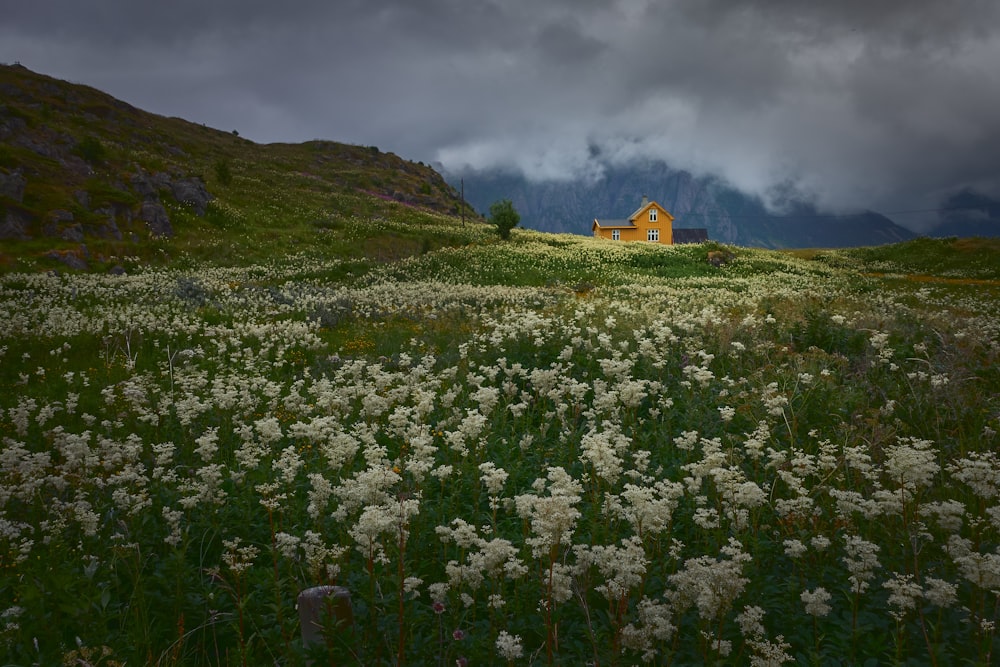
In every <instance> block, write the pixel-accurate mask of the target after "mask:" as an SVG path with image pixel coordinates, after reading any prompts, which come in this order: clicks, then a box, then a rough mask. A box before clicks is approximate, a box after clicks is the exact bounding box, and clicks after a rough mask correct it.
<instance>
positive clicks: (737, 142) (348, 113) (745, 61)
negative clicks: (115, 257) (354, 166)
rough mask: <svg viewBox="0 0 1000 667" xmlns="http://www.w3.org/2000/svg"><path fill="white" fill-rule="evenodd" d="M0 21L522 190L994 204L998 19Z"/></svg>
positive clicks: (927, 1) (376, 13)
mask: <svg viewBox="0 0 1000 667" xmlns="http://www.w3.org/2000/svg"><path fill="white" fill-rule="evenodd" d="M0 6H2V14H3V19H2V21H0V61H2V62H6V63H12V62H14V61H19V62H21V63H22V64H23V65H25V66H27V67H29V68H30V69H33V70H35V71H38V72H41V73H44V74H49V75H52V76H56V77H59V78H63V79H68V80H71V81H74V82H77V83H85V84H88V85H91V86H94V87H96V88H99V89H101V90H104V91H106V92H109V93H111V94H112V95H114V96H116V97H119V98H121V99H124V100H125V101H127V102H130V103H131V104H133V105H135V106H138V107H140V108H143V109H146V110H149V111H153V112H156V113H160V114H164V115H172V116H180V117H182V118H185V119H188V120H191V121H195V122H199V123H205V124H207V125H210V126H213V127H217V128H219V129H223V130H227V131H228V130H232V129H235V130H238V131H239V133H240V135H241V136H244V137H247V138H250V139H253V140H255V141H259V142H273V141H288V142H298V141H307V140H310V139H332V140H336V141H343V142H348V143H356V144H364V145H377V146H379V147H380V148H382V149H383V150H389V151H393V152H395V153H397V154H399V155H401V156H402V157H405V158H409V159H412V160H422V161H425V162H440V163H442V164H444V165H445V166H446V167H448V168H450V169H453V170H458V169H461V168H462V167H463V166H464V165H468V166H470V167H478V168H485V167H491V166H507V167H515V168H518V169H520V170H522V171H524V172H525V173H526V174H527V175H528V176H529V177H533V178H569V177H574V176H578V175H580V174H590V175H596V174H595V172H594V169H595V166H594V160H592V159H591V156H592V155H594V154H597V153H599V154H600V155H602V156H603V158H604V159H606V160H611V161H625V160H633V159H638V158H642V157H654V158H662V159H664V160H665V161H667V162H668V163H669V164H670V165H672V166H674V167H676V168H680V169H688V170H690V171H692V172H694V173H696V174H707V173H711V174H717V175H719V176H722V177H724V178H726V179H728V180H729V181H730V182H731V183H732V184H733V185H735V186H737V187H739V188H742V189H745V190H747V191H751V192H754V193H757V194H762V195H764V196H765V197H766V196H767V194H768V192H769V191H770V189H771V188H772V187H773V186H774V185H775V184H785V186H786V188H785V189H786V190H787V185H788V184H789V183H791V184H793V185H794V186H795V187H796V188H797V189H798V190H799V191H801V192H803V193H806V194H807V195H809V196H811V197H813V198H815V200H816V201H817V203H819V204H821V205H823V206H825V207H829V208H832V209H836V210H849V209H858V208H875V209H878V210H887V211H888V210H892V211H895V210H904V209H912V208H923V207H933V206H936V205H937V204H938V203H939V202H940V201H941V199H942V197H943V196H945V195H946V194H949V193H951V192H953V191H954V190H956V189H958V188H961V187H973V188H977V189H979V190H981V191H983V192H985V193H987V194H991V195H993V196H998V197H1000V2H998V1H997V0H948V1H945V0H741V1H738V0H660V1H658V2H654V1H650V0H617V1H611V0H286V2H277V1H276V0H170V1H169V2H167V1H165V0H163V1H158V2H154V1H148V2H147V1H142V0H96V1H94V2H81V1H80V0H35V1H32V2H28V1H24V0H21V1H16V0H2V2H0ZM893 217H894V218H896V219H897V221H899V222H901V223H902V224H906V223H907V222H908V221H907V220H906V219H905V217H902V216H893Z"/></svg>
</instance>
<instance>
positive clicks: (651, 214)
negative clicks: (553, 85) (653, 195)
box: [649, 208, 656, 222]
mask: <svg viewBox="0 0 1000 667" xmlns="http://www.w3.org/2000/svg"><path fill="white" fill-rule="evenodd" d="M649 221H650V222H656V209H655V208H651V209H649Z"/></svg>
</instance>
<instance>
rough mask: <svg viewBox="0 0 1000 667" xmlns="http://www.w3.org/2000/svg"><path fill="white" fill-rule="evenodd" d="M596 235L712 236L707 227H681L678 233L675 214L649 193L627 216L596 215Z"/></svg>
mask: <svg viewBox="0 0 1000 667" xmlns="http://www.w3.org/2000/svg"><path fill="white" fill-rule="evenodd" d="M593 231H594V236H596V237H597V238H602V239H609V240H611V241H648V242H650V243H663V244H664V245H673V244H674V243H700V242H701V241H707V240H708V231H707V230H705V229H678V230H677V232H679V234H674V216H672V215H670V212H669V211H667V209H665V208H663V207H662V206H660V205H659V204H657V203H656V202H655V201H649V199H647V198H646V197H645V196H644V197H643V198H642V203H641V204H640V205H639V208H638V209H636V211H635V213H633V214H632V215H630V216H629V217H628V219H627V220H598V219H597V218H594V226H593Z"/></svg>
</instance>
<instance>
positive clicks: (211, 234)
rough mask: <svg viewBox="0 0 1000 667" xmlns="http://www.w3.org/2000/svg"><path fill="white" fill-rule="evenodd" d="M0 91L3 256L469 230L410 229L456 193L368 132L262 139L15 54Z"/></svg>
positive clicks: (436, 214) (135, 252) (384, 242)
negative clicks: (50, 73) (168, 114)
mask: <svg viewBox="0 0 1000 667" xmlns="http://www.w3.org/2000/svg"><path fill="white" fill-rule="evenodd" d="M0 92H2V96H0V185H3V184H6V187H0V232H2V231H6V233H0V235H2V236H3V237H4V238H3V244H2V246H0V265H2V266H4V267H6V268H7V269H31V268H46V267H56V266H59V267H61V268H65V267H64V266H62V264H60V263H59V262H58V261H57V259H58V258H60V257H61V258H63V259H65V258H66V257H67V256H71V257H76V258H79V259H83V260H85V261H86V263H87V266H88V268H90V269H97V270H100V269H105V268H108V267H110V266H113V265H115V264H121V263H123V262H124V261H125V258H131V259H132V260H133V261H134V260H138V261H140V262H142V263H154V264H161V265H162V264H169V263H172V262H176V261H178V260H182V259H190V260H210V261H213V262H215V263H219V264H229V263H241V262H253V261H260V260H262V259H264V258H265V257H267V256H272V255H275V254H283V253H288V252H299V251H303V250H309V251H312V252H317V253H320V254H330V255H333V256H346V257H354V258H358V259H368V260H372V261H384V260H387V259H398V258H399V257H404V256H408V255H412V254H416V253H420V252H426V251H427V250H428V249H431V248H434V247H439V246H441V245H448V244H456V243H463V242H466V241H467V240H468V237H467V236H465V235H463V234H462V233H461V232H460V231H459V232H457V233H456V232H455V231H454V230H453V229H452V228H451V227H449V229H448V230H447V231H443V232H442V233H440V234H425V233H414V231H413V229H414V228H416V227H427V226H431V227H433V226H435V225H438V224H440V223H442V222H444V221H447V220H448V219H449V218H450V217H452V216H457V215H458V214H459V213H460V208H459V206H460V202H459V199H458V195H457V193H456V192H455V191H454V189H453V188H451V187H450V186H449V185H447V184H446V183H445V182H444V180H443V179H442V178H441V177H440V176H439V175H438V174H437V173H436V172H435V171H434V170H433V169H431V168H429V167H426V166H424V165H422V164H415V163H412V162H408V161H406V160H403V159H401V158H399V157H397V156H395V155H393V154H391V153H383V152H381V151H379V149H378V148H377V147H374V146H371V147H363V146H350V145H344V144H338V143H334V142H330V141H311V142H307V143H303V144H295V145H291V144H271V145H260V144H256V143H253V142H251V141H248V140H245V139H242V138H240V137H239V136H237V135H236V134H235V133H233V132H223V131H219V130H215V129H212V128H208V127H204V126H202V125H197V124H194V123H190V122H187V121H184V120H181V119H177V118H164V117H161V116H157V115H155V114H150V113H147V112H144V111H141V110H139V109H136V108H134V107H132V106H130V105H128V104H126V103H124V102H121V101H119V100H116V99H114V98H112V97H110V96H108V95H106V94H104V93H102V92H100V91H97V90H94V89H92V88H88V87H86V86H81V85H76V84H71V83H67V82H64V81H58V80H55V79H52V78H49V77H46V76H43V75H41V74H36V73H33V72H30V71H29V70H27V69H25V68H23V67H21V66H0ZM178 182H180V183H185V184H187V185H189V186H194V187H195V188H196V189H197V188H198V187H201V188H203V193H202V194H203V195H207V197H206V198H208V197H210V198H211V199H210V201H209V202H208V203H207V206H205V207H204V210H202V211H198V210H197V207H196V206H192V205H190V204H189V203H185V202H184V201H178V198H177V196H176V195H175V193H174V192H172V191H171V188H170V185H171V183H178ZM150 190H152V192H150ZM147 201H149V202H153V203H160V204H162V206H163V209H164V211H165V212H166V214H167V215H168V216H169V221H170V227H171V231H172V233H171V234H161V235H160V236H159V237H158V238H157V237H156V235H155V234H154V233H153V231H152V230H151V225H149V224H148V223H147V222H146V221H144V220H142V219H141V217H142V213H143V204H144V203H145V202H147ZM468 215H470V216H472V217H473V218H475V214H474V213H473V212H472V211H471V210H470V211H468ZM54 258H56V259H54Z"/></svg>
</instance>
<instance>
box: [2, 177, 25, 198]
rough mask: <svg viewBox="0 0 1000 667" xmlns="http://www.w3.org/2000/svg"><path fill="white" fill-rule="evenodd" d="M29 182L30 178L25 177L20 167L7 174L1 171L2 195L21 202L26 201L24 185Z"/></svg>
mask: <svg viewBox="0 0 1000 667" xmlns="http://www.w3.org/2000/svg"><path fill="white" fill-rule="evenodd" d="M27 184H28V179H26V178H25V177H24V174H22V173H21V170H20V169H15V170H14V171H12V172H10V173H6V174H5V173H2V172H0V197H7V198H8V199H13V200H14V201H16V202H18V203H20V202H22V201H24V186H26V185H27Z"/></svg>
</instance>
